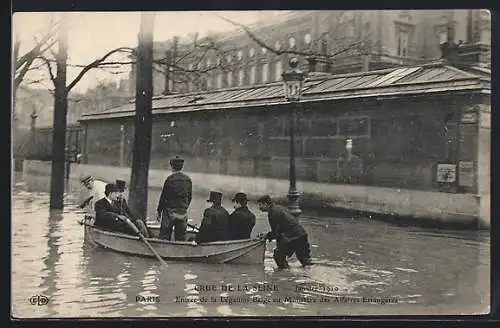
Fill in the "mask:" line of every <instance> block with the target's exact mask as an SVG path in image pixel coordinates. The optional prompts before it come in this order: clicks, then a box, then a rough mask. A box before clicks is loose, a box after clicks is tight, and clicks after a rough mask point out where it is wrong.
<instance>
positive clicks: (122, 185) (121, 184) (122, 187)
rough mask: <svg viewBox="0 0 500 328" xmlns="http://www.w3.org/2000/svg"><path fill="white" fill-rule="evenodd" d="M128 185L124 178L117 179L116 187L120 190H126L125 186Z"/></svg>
mask: <svg viewBox="0 0 500 328" xmlns="http://www.w3.org/2000/svg"><path fill="white" fill-rule="evenodd" d="M126 185H127V183H126V182H125V181H123V180H116V189H118V191H124V190H125V188H126V187H125V186H126Z"/></svg>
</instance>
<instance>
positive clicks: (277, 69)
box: [274, 60, 283, 81]
mask: <svg viewBox="0 0 500 328" xmlns="http://www.w3.org/2000/svg"><path fill="white" fill-rule="evenodd" d="M282 73H283V64H282V63H281V60H278V61H277V62H276V63H275V64H274V80H275V81H280V80H281V74H282Z"/></svg>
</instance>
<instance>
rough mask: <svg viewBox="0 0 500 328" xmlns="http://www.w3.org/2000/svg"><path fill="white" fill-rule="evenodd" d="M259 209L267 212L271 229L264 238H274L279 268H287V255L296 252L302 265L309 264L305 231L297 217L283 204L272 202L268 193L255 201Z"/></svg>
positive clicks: (276, 260) (308, 250)
mask: <svg viewBox="0 0 500 328" xmlns="http://www.w3.org/2000/svg"><path fill="white" fill-rule="evenodd" d="M257 203H258V205H259V209H260V210H261V211H262V212H267V215H268V219H269V225H270V226H271V231H270V232H268V233H267V235H266V239H268V240H273V239H276V246H277V247H276V249H275V250H274V255H273V257H274V261H275V262H276V264H277V265H278V268H280V269H286V268H288V267H289V266H288V262H287V260H286V258H287V257H290V256H292V255H293V253H295V254H296V256H297V259H298V260H299V262H300V263H301V264H302V266H304V267H305V266H309V265H311V264H312V263H311V255H310V247H309V241H308V238H307V232H306V230H305V229H304V228H303V227H302V225H301V224H300V223H299V221H298V219H297V218H296V217H295V216H293V215H292V213H290V211H289V210H288V209H287V208H286V207H283V206H280V205H277V204H274V202H273V201H272V200H271V197H269V196H268V195H266V196H262V197H260V198H259V199H258V201H257Z"/></svg>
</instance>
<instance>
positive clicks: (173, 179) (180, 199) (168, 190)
mask: <svg viewBox="0 0 500 328" xmlns="http://www.w3.org/2000/svg"><path fill="white" fill-rule="evenodd" d="M170 167H171V168H172V171H173V173H172V174H170V175H169V176H168V177H167V179H166V180H165V183H164V184H163V189H162V191H161V195H160V199H159V201H158V207H157V217H156V219H157V220H158V221H160V222H161V225H160V236H159V238H160V239H166V240H170V238H171V236H172V230H173V231H174V237H175V240H179V241H184V239H185V238H186V228H187V221H188V217H187V210H188V208H189V205H190V204H191V200H192V192H193V185H192V182H191V178H190V177H189V176H187V175H186V174H184V173H183V172H182V168H183V167H184V160H183V159H182V158H179V157H177V156H176V157H175V158H173V159H171V160H170ZM174 229H175V230H174Z"/></svg>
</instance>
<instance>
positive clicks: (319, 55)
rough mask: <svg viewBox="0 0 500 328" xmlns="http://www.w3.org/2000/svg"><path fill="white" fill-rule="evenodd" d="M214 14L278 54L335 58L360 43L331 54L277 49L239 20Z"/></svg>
mask: <svg viewBox="0 0 500 328" xmlns="http://www.w3.org/2000/svg"><path fill="white" fill-rule="evenodd" d="M212 14H213V15H215V16H217V17H219V18H220V19H222V20H224V21H225V22H228V23H230V24H232V25H234V26H237V27H240V28H241V29H243V31H244V32H245V33H246V34H247V35H248V36H249V37H250V39H252V40H253V41H254V42H255V43H257V44H258V45H259V46H261V47H263V48H265V49H267V50H269V51H270V52H272V53H274V54H276V55H282V54H293V55H299V56H311V55H314V56H317V57H320V58H325V59H330V58H333V57H335V56H338V55H339V54H341V53H344V52H346V51H348V50H351V49H353V48H356V47H358V46H359V44H358V43H353V44H350V45H349V46H348V47H346V48H344V49H341V50H339V51H337V52H335V53H331V54H319V53H315V52H313V51H310V52H304V51H297V50H280V49H275V48H274V47H271V46H269V45H267V44H266V43H265V42H264V41H262V40H261V39H260V38H258V37H257V36H256V35H255V34H254V33H253V32H252V31H251V30H250V29H249V28H248V27H247V26H245V25H243V24H241V23H237V22H234V21H232V20H230V19H229V18H226V17H223V16H221V15H219V14H217V13H212Z"/></svg>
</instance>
